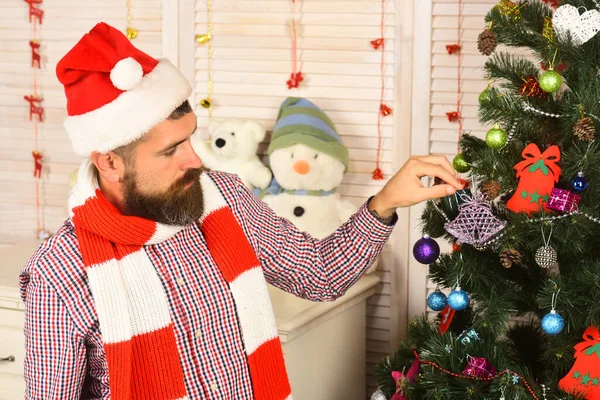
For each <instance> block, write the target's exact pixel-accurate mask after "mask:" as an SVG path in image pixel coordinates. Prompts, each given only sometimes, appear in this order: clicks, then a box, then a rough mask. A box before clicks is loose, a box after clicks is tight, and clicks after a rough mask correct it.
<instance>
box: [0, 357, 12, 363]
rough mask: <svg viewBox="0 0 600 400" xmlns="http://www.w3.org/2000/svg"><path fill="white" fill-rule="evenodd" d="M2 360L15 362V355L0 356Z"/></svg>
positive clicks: (0, 360)
mask: <svg viewBox="0 0 600 400" xmlns="http://www.w3.org/2000/svg"><path fill="white" fill-rule="evenodd" d="M0 362H15V356H8V357H4V358H0Z"/></svg>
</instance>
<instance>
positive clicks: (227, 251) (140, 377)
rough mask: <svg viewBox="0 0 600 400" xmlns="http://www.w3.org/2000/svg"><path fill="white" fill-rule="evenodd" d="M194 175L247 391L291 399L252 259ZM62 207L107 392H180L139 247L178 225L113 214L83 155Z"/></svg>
mask: <svg viewBox="0 0 600 400" xmlns="http://www.w3.org/2000/svg"><path fill="white" fill-rule="evenodd" d="M200 181H201V184H202V190H203V193H204V204H205V211H204V214H203V215H202V217H201V227H202V232H203V235H204V238H205V240H206V243H207V245H208V248H209V250H210V253H211V255H212V257H213V259H214V261H215V263H216V265H217V266H218V267H219V269H220V271H221V275H222V276H223V279H225V280H226V281H227V282H228V284H229V289H230V290H231V293H232V296H233V299H234V301H235V306H236V310H237V316H238V321H239V323H240V327H241V331H242V337H243V340H244V347H245V349H246V355H247V359H248V366H249V370H250V376H251V379H252V387H253V390H254V398H255V399H257V400H267V399H268V400H284V399H291V398H292V397H291V389H290V385H289V381H288V377H287V372H286V369H285V363H284V358H283V352H282V349H281V342H280V340H279V336H278V334H277V326H276V323H275V317H274V315H273V309H272V305H271V302H270V299H269V295H268V291H267V285H266V282H265V279H264V276H263V272H262V269H261V267H260V264H259V261H258V259H257V257H256V254H255V253H254V250H253V249H252V247H251V245H250V243H248V240H247V238H246V236H245V234H244V232H243V230H242V228H241V226H240V225H239V223H238V222H237V220H236V219H235V216H234V215H233V213H232V212H231V209H230V208H229V207H228V206H227V203H226V202H225V199H224V198H223V196H222V195H221V192H220V191H219V189H218V188H217V186H216V185H215V183H214V182H213V181H212V179H211V178H210V177H209V176H208V175H207V174H205V173H204V174H202V176H201V178H200ZM69 208H70V210H71V217H72V221H73V224H74V225H75V230H76V232H77V238H78V241H79V247H80V249H81V253H82V256H83V262H84V265H85V269H86V272H87V275H88V278H89V282H90V288H91V291H92V296H93V297H94V303H95V306H96V311H97V313H98V320H99V323H100V330H101V332H102V341H103V343H104V349H105V351H106V358H107V362H108V372H109V376H110V390H111V398H112V399H113V400H129V399H144V400H146V399H153V400H175V399H188V397H187V393H186V389H185V385H184V378H183V371H182V367H181V363H180V361H179V353H178V350H177V344H176V341H175V332H174V328H173V322H172V319H171V315H170V312H169V305H168V303H167V296H166V294H165V291H164V289H163V287H162V285H161V282H160V279H159V277H158V274H157V272H156V270H155V268H154V266H153V265H152V261H151V260H150V258H149V257H148V255H147V254H146V251H145V250H144V246H146V245H152V244H156V243H160V242H162V241H164V240H167V239H169V238H170V237H172V236H173V235H175V234H176V233H177V232H180V231H181V230H182V229H183V227H176V226H168V225H164V224H159V223H156V222H154V221H150V220H147V219H143V218H139V217H131V216H124V215H123V214H121V212H120V211H119V210H118V209H117V208H116V207H115V206H113V205H112V204H111V203H110V202H109V201H108V200H107V199H106V197H104V195H103V194H102V192H101V191H100V189H99V186H98V182H97V178H96V172H95V168H94V167H93V164H92V163H91V162H90V161H89V160H86V161H84V162H83V163H82V165H81V168H80V171H79V175H78V182H77V185H76V186H75V187H74V188H73V191H72V192H71V196H70V197H69Z"/></svg>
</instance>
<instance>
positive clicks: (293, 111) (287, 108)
mask: <svg viewBox="0 0 600 400" xmlns="http://www.w3.org/2000/svg"><path fill="white" fill-rule="evenodd" d="M295 144H304V145H305V146H308V147H310V148H311V149H314V150H316V151H319V152H322V153H325V154H329V155H330V156H332V157H334V158H336V159H338V160H340V162H342V163H343V164H344V168H345V169H346V170H347V169H348V149H347V148H346V146H344V144H343V143H342V140H341V139H340V135H339V134H338V133H337V130H336V129H335V125H334V124H333V122H332V121H331V119H329V117H328V116H327V114H325V113H324V112H323V110H321V109H320V108H319V107H317V106H316V105H315V104H314V103H312V102H310V101H309V100H307V99H305V98H301V97H288V98H287V99H285V101H284V102H283V103H282V104H281V106H280V108H279V114H278V115H277V122H276V124H275V128H274V129H273V136H272V139H271V144H270V145H269V149H268V153H269V155H270V154H271V153H272V152H273V151H275V150H277V149H283V148H286V147H290V146H293V145H295Z"/></svg>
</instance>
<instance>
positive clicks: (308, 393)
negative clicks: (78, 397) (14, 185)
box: [0, 242, 379, 400]
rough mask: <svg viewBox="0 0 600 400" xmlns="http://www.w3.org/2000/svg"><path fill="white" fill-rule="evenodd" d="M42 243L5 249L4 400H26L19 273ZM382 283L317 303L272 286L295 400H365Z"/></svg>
mask: <svg viewBox="0 0 600 400" xmlns="http://www.w3.org/2000/svg"><path fill="white" fill-rule="evenodd" d="M38 245H39V243H38V242H27V243H21V244H20V245H18V246H16V247H9V248H1V249H0V260H1V261H0V400H22V399H23V396H24V392H25V382H24V380H23V359H24V356H25V346H24V335H23V324H24V305H23V303H22V301H21V298H20V294H19V291H18V276H19V272H20V271H21V269H22V268H23V266H24V265H25V263H26V262H27V260H28V259H29V257H30V256H31V255H32V254H33V252H34V251H35V249H36V248H37V247H38ZM378 283H379V277H377V276H376V275H367V276H365V277H363V278H361V279H360V280H359V281H358V282H357V283H356V284H355V285H354V286H353V287H351V288H350V290H349V291H348V292H347V293H346V294H345V295H344V296H343V297H341V298H339V299H338V300H336V301H334V302H325V303H313V302H310V301H307V300H303V299H299V298H297V297H295V296H292V295H290V294H288V293H285V292H282V291H281V290H279V289H276V288H275V287H273V286H271V285H269V295H270V297H271V301H272V302H273V310H274V312H275V318H276V320H277V326H278V329H279V336H280V338H281V343H282V346H283V352H284V357H285V362H286V365H287V369H288V373H289V378H290V384H291V386H292V392H293V395H294V399H295V400H338V399H340V400H341V399H344V400H349V399H364V398H365V343H366V300H367V297H369V296H370V295H372V294H373V293H374V292H375V287H376V286H377V284H378Z"/></svg>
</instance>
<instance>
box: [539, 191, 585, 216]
mask: <svg viewBox="0 0 600 400" xmlns="http://www.w3.org/2000/svg"><path fill="white" fill-rule="evenodd" d="M580 200H581V196H579V195H578V194H575V193H573V192H570V191H568V190H565V189H557V188H553V189H552V192H551V193H550V200H549V201H548V205H547V206H546V207H547V208H548V209H550V210H554V211H560V212H566V213H572V212H575V211H577V210H578V209H579V201H580Z"/></svg>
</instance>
